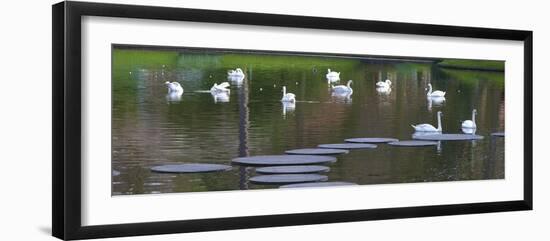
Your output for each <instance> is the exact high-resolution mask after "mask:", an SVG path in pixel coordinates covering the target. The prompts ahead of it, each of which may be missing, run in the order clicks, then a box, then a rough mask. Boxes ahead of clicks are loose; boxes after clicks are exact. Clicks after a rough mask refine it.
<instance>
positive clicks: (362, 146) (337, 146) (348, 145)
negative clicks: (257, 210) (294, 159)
mask: <svg viewBox="0 0 550 241" xmlns="http://www.w3.org/2000/svg"><path fill="white" fill-rule="evenodd" d="M317 147H319V148H333V149H365V148H376V145H374V144H363V143H339V144H322V145H318V146H317Z"/></svg>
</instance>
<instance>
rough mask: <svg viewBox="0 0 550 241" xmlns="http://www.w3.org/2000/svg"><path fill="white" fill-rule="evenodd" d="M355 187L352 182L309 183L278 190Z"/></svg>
mask: <svg viewBox="0 0 550 241" xmlns="http://www.w3.org/2000/svg"><path fill="white" fill-rule="evenodd" d="M350 185H357V184H356V183H352V182H309V183H298V184H288V185H283V186H280V187H279V188H297V187H333V186H350Z"/></svg>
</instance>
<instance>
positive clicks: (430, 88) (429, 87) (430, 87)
mask: <svg viewBox="0 0 550 241" xmlns="http://www.w3.org/2000/svg"><path fill="white" fill-rule="evenodd" d="M428 94H429V95H430V94H432V85H428Z"/></svg>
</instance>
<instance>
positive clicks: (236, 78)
mask: <svg viewBox="0 0 550 241" xmlns="http://www.w3.org/2000/svg"><path fill="white" fill-rule="evenodd" d="M227 80H229V81H230V82H231V84H234V85H236V86H242V85H243V81H244V75H242V76H236V75H228V76H227Z"/></svg>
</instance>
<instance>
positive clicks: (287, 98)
mask: <svg viewBox="0 0 550 241" xmlns="http://www.w3.org/2000/svg"><path fill="white" fill-rule="evenodd" d="M281 101H282V102H296V95H295V94H292V93H286V86H283V98H281Z"/></svg>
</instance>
